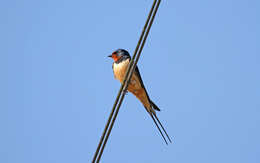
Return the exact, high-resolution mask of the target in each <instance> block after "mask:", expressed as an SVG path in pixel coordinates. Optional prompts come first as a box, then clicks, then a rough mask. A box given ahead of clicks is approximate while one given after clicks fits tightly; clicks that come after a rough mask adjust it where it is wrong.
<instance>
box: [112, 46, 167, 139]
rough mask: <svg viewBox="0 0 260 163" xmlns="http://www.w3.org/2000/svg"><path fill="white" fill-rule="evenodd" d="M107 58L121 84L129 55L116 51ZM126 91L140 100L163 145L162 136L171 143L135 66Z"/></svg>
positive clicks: (122, 51)
mask: <svg viewBox="0 0 260 163" xmlns="http://www.w3.org/2000/svg"><path fill="white" fill-rule="evenodd" d="M108 57H111V58H112V59H113V60H114V62H113V65H112V69H113V72H114V77H115V78H116V79H117V80H119V81H120V83H121V84H122V83H123V81H124V77H125V73H126V71H127V67H128V65H129V63H130V60H131V56H130V55H129V53H128V52H127V51H126V50H124V49H118V50H116V51H114V52H113V53H112V54H111V55H109V56H108ZM127 90H128V91H129V92H131V93H132V94H134V95H135V96H136V97H137V98H138V99H139V100H140V102H141V103H142V104H143V106H144V107H145V109H146V111H147V112H148V113H149V115H150V116H151V118H152V119H153V121H154V123H155V125H156V127H157V128H158V130H159V132H160V134H161V136H162V138H163V139H164V141H165V143H166V144H168V143H167V141H166V139H165V136H164V134H165V135H166V136H167V138H168V140H169V142H171V139H170V137H169V136H168V134H167V132H166V130H165V129H164V127H163V125H162V123H161V122H160V120H159V119H158V117H157V115H156V112H155V111H160V109H159V107H158V106H157V105H155V104H154V102H153V101H152V100H151V99H150V98H149V95H148V93H147V91H146V89H145V86H144V83H143V80H142V78H141V75H140V72H139V70H138V67H137V66H136V67H135V70H134V73H133V75H132V77H131V80H130V82H129V85H128V88H127ZM158 123H159V125H160V127H161V128H162V130H163V131H164V134H163V133H162V130H161V129H160V127H159V125H158Z"/></svg>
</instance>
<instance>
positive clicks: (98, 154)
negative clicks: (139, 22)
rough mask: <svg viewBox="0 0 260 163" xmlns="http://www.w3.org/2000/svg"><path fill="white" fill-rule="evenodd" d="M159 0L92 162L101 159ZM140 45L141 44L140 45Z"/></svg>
mask: <svg viewBox="0 0 260 163" xmlns="http://www.w3.org/2000/svg"><path fill="white" fill-rule="evenodd" d="M160 2H161V0H158V1H157V0H154V2H153V5H152V7H151V10H150V12H149V15H148V18H147V20H146V23H145V25H144V27H143V31H142V34H141V36H140V38H139V41H138V43H137V46H136V48H135V52H134V55H133V57H132V59H131V61H130V63H129V66H128V68H127V71H126V75H125V77H124V81H123V83H122V85H121V87H120V90H119V92H118V95H117V98H116V100H115V103H114V105H113V108H112V111H111V113H110V115H109V118H108V121H107V123H106V126H105V129H104V131H103V134H102V136H101V138H100V141H99V144H98V147H97V150H96V152H95V155H94V157H93V160H92V163H95V161H96V162H97V163H98V162H99V161H100V159H101V156H102V154H103V151H104V148H105V146H106V143H107V140H108V138H109V135H110V133H111V130H112V128H113V125H114V122H115V120H116V117H117V115H118V112H119V109H120V106H121V104H122V102H123V99H124V97H125V94H126V90H127V86H128V84H129V82H130V79H131V77H132V74H133V72H134V70H135V67H136V65H137V62H138V60H139V58H140V55H141V52H142V49H143V47H144V44H145V41H146V38H147V36H148V34H149V31H150V28H151V26H152V23H153V20H154V17H155V15H156V13H157V10H158V8H159V5H160ZM155 5H156V7H155ZM140 45H141V47H140ZM139 47H140V48H139ZM135 57H136V59H135ZM115 111H116V112H115ZM112 118H113V119H112ZM111 120H112V121H111Z"/></svg>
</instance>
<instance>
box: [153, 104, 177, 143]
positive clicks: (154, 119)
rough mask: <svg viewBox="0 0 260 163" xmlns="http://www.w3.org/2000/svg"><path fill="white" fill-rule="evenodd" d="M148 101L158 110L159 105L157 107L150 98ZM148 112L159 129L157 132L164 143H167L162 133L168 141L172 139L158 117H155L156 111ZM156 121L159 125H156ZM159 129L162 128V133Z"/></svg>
mask: <svg viewBox="0 0 260 163" xmlns="http://www.w3.org/2000/svg"><path fill="white" fill-rule="evenodd" d="M150 103H151V105H152V107H153V108H154V109H155V110H157V111H160V109H159V107H158V106H157V105H155V104H154V103H153V102H152V101H151V100H150ZM149 114H150V115H151V117H152V119H153V121H154V123H155V125H156V127H157V129H158V130H159V132H160V134H161V136H162V138H163V140H164V141H165V143H166V144H167V145H168V142H167V141H166V138H165V136H164V135H166V137H167V138H168V140H169V142H170V143H171V142H172V140H171V138H170V137H169V135H168V133H167V132H166V130H165V128H164V127H163V125H162V123H161V121H160V120H159V118H158V117H157V115H156V113H155V112H154V111H152V112H149ZM158 123H159V125H158ZM161 129H162V130H163V132H164V134H163V132H162V130H161Z"/></svg>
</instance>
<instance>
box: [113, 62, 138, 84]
mask: <svg viewBox="0 0 260 163" xmlns="http://www.w3.org/2000/svg"><path fill="white" fill-rule="evenodd" d="M129 62H130V60H129V59H127V60H124V61H122V62H120V63H118V64H117V63H114V65H113V71H114V75H115V78H116V79H117V80H119V81H120V83H121V84H122V83H123V81H124V77H125V73H126V70H127V67H128V64H129ZM130 85H131V86H132V87H133V89H140V88H141V83H140V81H139V79H138V77H137V76H136V74H135V72H134V74H133V75H132V78H131V81H130Z"/></svg>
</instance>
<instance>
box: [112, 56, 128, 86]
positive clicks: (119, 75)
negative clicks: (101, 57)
mask: <svg viewBox="0 0 260 163" xmlns="http://www.w3.org/2000/svg"><path fill="white" fill-rule="evenodd" d="M128 64H129V59H126V60H124V61H122V62H120V63H114V65H113V68H114V69H113V70H114V75H115V78H116V79H117V80H119V81H120V83H123V80H124V77H125V73H126V70H127V67H128Z"/></svg>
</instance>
